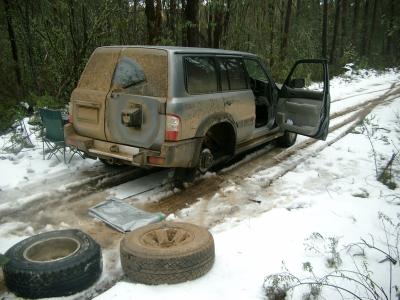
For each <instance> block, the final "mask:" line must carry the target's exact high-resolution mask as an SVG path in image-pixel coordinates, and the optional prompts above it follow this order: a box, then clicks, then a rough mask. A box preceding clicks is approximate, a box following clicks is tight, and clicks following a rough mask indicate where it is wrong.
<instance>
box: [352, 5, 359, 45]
mask: <svg viewBox="0 0 400 300" xmlns="http://www.w3.org/2000/svg"><path fill="white" fill-rule="evenodd" d="M359 9H360V0H354V14H353V26H352V27H353V28H352V29H353V31H352V33H351V42H352V44H353V46H354V47H355V46H356V45H358V43H357V42H356V40H357V37H358V36H359V34H360V33H359V32H358V16H359V13H358V12H359Z"/></svg>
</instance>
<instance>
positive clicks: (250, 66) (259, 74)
mask: <svg viewBox="0 0 400 300" xmlns="http://www.w3.org/2000/svg"><path fill="white" fill-rule="evenodd" d="M244 63H245V65H246V69H247V73H248V74H249V77H250V78H251V79H254V80H260V81H264V82H268V77H267V74H266V73H265V71H264V69H263V67H262V66H261V64H260V63H259V62H258V61H256V60H254V59H245V60H244Z"/></svg>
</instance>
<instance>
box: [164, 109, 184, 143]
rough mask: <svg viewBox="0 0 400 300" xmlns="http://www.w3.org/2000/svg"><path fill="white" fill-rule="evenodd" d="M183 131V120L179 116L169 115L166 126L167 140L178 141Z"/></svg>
mask: <svg viewBox="0 0 400 300" xmlns="http://www.w3.org/2000/svg"><path fill="white" fill-rule="evenodd" d="M180 129H181V120H180V118H179V117H178V116H174V115H167V119H166V124H165V140H167V141H177V140H178V139H179V133H180Z"/></svg>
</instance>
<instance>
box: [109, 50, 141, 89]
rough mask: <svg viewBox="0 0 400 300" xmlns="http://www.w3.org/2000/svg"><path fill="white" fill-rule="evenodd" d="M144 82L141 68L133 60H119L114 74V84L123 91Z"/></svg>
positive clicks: (124, 58) (125, 58)
mask: <svg viewBox="0 0 400 300" xmlns="http://www.w3.org/2000/svg"><path fill="white" fill-rule="evenodd" d="M144 81H146V75H145V74H144V71H143V68H142V66H141V65H139V64H138V63H137V62H136V61H135V60H134V59H130V58H127V57H123V58H121V59H120V60H119V63H118V65H117V68H116V69H115V73H114V79H113V82H114V84H117V85H118V86H120V87H122V88H123V89H126V88H129V87H131V86H134V85H137V84H139V83H142V82H144Z"/></svg>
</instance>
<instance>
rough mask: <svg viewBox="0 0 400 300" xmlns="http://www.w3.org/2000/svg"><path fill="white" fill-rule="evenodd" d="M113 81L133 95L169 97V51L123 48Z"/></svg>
mask: <svg viewBox="0 0 400 300" xmlns="http://www.w3.org/2000/svg"><path fill="white" fill-rule="evenodd" d="M113 83H115V84H117V85H118V86H120V87H121V88H122V89H124V90H125V91H126V92H127V93H129V94H132V95H141V96H152V97H167V89H168V86H167V84H168V60H167V52H166V51H164V50H159V49H144V48H129V47H127V48H123V49H122V51H121V55H120V59H119V60H118V64H117V67H116V69H115V74H114V77H113Z"/></svg>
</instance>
